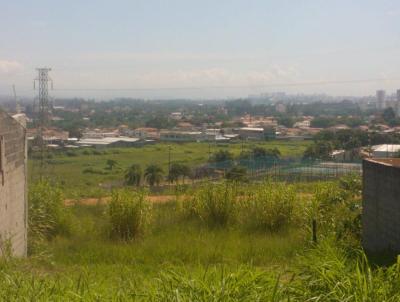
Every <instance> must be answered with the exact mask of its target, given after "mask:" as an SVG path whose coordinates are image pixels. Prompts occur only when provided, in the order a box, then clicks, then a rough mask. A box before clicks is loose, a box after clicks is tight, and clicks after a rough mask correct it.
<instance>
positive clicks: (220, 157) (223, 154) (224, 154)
mask: <svg viewBox="0 0 400 302" xmlns="http://www.w3.org/2000/svg"><path fill="white" fill-rule="evenodd" d="M210 160H211V161H212V162H224V161H229V160H233V154H232V153H231V152H229V151H228V150H219V151H217V152H215V153H214V154H213V155H212V157H211V159H210Z"/></svg>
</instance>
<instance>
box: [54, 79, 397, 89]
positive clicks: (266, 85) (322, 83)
mask: <svg viewBox="0 0 400 302" xmlns="http://www.w3.org/2000/svg"><path fill="white" fill-rule="evenodd" d="M387 81H400V80H399V79H384V78H377V79H361V80H343V81H312V82H297V83H276V84H261V85H215V86H186V87H185V86H179V87H144V88H139V87H132V88H129V87H127V88H90V87H88V88H57V89H54V90H56V91H160V90H202V89H255V88H270V87H296V86H315V85H332V84H362V83H377V82H387Z"/></svg>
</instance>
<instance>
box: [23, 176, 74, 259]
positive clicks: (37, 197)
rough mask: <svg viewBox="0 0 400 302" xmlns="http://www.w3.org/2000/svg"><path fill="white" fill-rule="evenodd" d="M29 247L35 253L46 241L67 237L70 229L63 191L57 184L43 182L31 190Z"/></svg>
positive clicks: (30, 251)
mask: <svg viewBox="0 0 400 302" xmlns="http://www.w3.org/2000/svg"><path fill="white" fill-rule="evenodd" d="M28 200H29V203H28V211H29V215H28V230H29V233H28V239H29V242H28V246H29V253H30V254H31V253H33V252H34V251H35V250H36V249H37V248H38V246H40V245H42V244H43V243H44V241H45V240H51V239H53V238H54V237H55V236H57V235H61V234H63V235H66V234H68V232H69V229H70V222H69V217H68V216H69V215H68V211H67V210H66V209H65V207H64V198H63V194H62V191H61V190H60V188H59V187H58V186H57V185H56V184H52V183H50V182H49V181H48V180H41V181H39V182H37V183H35V184H34V185H32V186H31V187H30V188H29V197H28Z"/></svg>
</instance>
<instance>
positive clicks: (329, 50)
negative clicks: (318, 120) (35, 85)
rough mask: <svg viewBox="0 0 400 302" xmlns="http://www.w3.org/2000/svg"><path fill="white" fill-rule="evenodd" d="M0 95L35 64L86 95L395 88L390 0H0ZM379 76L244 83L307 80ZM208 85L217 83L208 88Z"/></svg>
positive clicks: (26, 90)
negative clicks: (307, 83)
mask: <svg viewBox="0 0 400 302" xmlns="http://www.w3.org/2000/svg"><path fill="white" fill-rule="evenodd" d="M0 43H1V44H0V94H10V93H11V85H12V84H13V83H15V84H16V86H17V90H18V91H19V93H20V94H24V95H27V96H30V95H32V96H33V94H34V91H33V90H32V79H33V78H34V77H35V68H36V67H39V66H49V67H51V68H52V69H53V71H52V72H51V75H52V78H53V80H54V88H58V89H64V88H67V89H79V88H81V89H86V88H96V89H105V88H107V89H108V88H181V87H197V88H198V89H192V88H190V89H189V88H188V89H180V90H175V89H167V90H163V89H159V90H132V91H62V90H55V91H53V93H52V94H53V95H55V96H63V95H77V96H80V95H82V96H94V97H99V96H102V97H117V96H132V97H149V98H157V97H184V96H188V97H199V98H201V97H207V98H208V97H227V96H247V95H248V94H252V93H261V92H269V91H287V92H303V93H312V92H317V93H320V92H326V93H329V94H336V95H369V94H374V91H375V90H376V89H378V88H384V89H387V90H388V92H391V90H394V89H396V88H398V87H399V88H400V1H399V0H374V1H372V0H274V1H272V0H254V1H252V0H242V1H237V0H197V1H194V0H179V1H178V0H168V1H167V0H164V1H161V0H159V1H155V0H143V1H136V0H126V1H119V0H114V1H100V0H96V1H94V0H93V1H85V0H80V1H77V0H68V1H54V0H53V1H49V0H44V1H42V0H38V1H31V0H30V1H19V0H14V1H9V0H7V1H5V0H0ZM378 78H379V79H386V80H385V81H380V82H367V83H362V84H360V83H351V84H329V85H300V86H288V87H282V86H280V87H265V88H259V87H258V88H257V87H254V88H247V87H248V86H263V85H266V86H268V85H275V84H290V83H304V82H319V81H324V82H326V81H327V82H335V81H347V80H366V79H378ZM210 86H223V87H222V88H221V87H220V88H212V87H210Z"/></svg>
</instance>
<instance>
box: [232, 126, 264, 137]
mask: <svg viewBox="0 0 400 302" xmlns="http://www.w3.org/2000/svg"><path fill="white" fill-rule="evenodd" d="M236 133H237V134H239V137H240V138H241V139H246V140H247V139H248V140H264V139H265V138H266V134H267V133H266V131H265V129H264V128H253V127H242V128H239V129H237V130H236Z"/></svg>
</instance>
